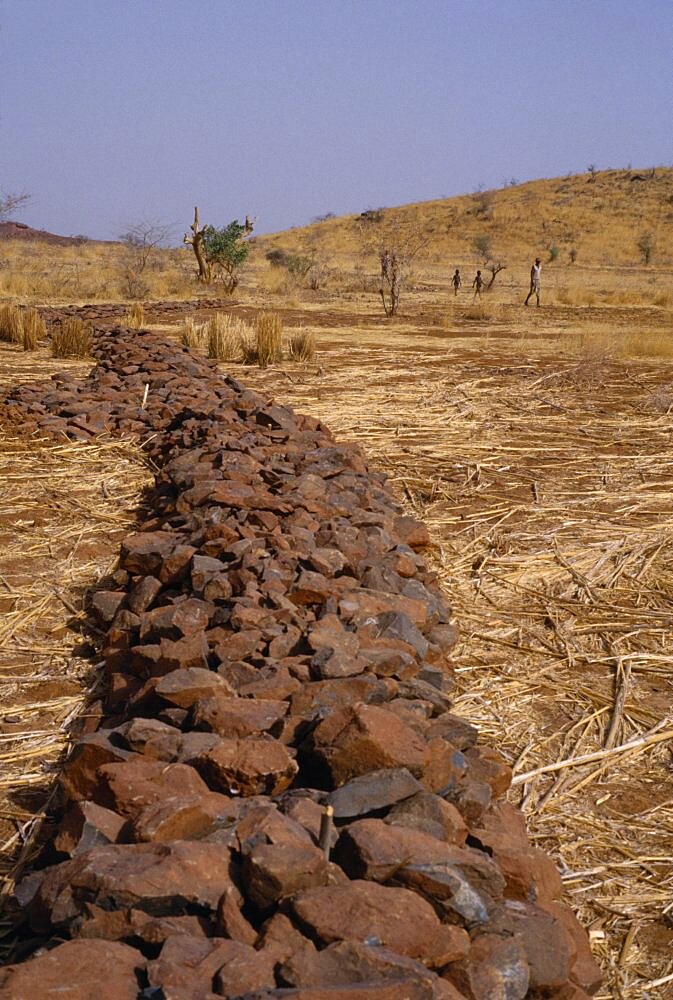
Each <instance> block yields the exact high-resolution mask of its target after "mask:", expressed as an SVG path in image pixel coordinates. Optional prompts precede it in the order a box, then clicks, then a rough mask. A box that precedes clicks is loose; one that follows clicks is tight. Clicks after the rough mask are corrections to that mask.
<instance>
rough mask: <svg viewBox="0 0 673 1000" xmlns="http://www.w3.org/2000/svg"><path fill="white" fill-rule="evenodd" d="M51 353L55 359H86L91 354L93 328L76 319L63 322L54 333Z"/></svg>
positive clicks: (71, 318)
mask: <svg viewBox="0 0 673 1000" xmlns="http://www.w3.org/2000/svg"><path fill="white" fill-rule="evenodd" d="M51 353H52V356H53V357H55V358H85V357H86V356H87V355H88V354H90V353H91V327H90V326H88V325H87V324H85V323H83V322H82V320H81V319H77V318H76V317H70V318H69V319H65V320H63V323H62V324H61V326H60V327H57V328H55V329H54V331H53V332H52V335H51Z"/></svg>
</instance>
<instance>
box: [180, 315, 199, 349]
mask: <svg viewBox="0 0 673 1000" xmlns="http://www.w3.org/2000/svg"><path fill="white" fill-rule="evenodd" d="M204 340H205V329H204V324H203V323H200V324H199V323H196V322H195V320H194V317H193V316H187V317H186V319H185V322H184V324H183V327H182V330H181V331H180V343H181V344H182V346H183V347H189V348H190V350H192V351H197V350H199V349H200V348H202V347H203V345H204Z"/></svg>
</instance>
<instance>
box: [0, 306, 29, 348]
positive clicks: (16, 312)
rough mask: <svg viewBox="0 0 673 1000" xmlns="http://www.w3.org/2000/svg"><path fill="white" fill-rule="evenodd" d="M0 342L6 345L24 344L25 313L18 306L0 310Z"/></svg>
mask: <svg viewBox="0 0 673 1000" xmlns="http://www.w3.org/2000/svg"><path fill="white" fill-rule="evenodd" d="M0 341H4V343H6V344H20V343H22V342H23V313H22V312H21V310H20V309H19V308H18V306H13V305H5V306H2V308H1V309H0Z"/></svg>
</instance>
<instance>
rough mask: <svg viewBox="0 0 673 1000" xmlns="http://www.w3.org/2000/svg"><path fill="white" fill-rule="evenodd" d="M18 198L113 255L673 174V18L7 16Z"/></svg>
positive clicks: (6, 85) (2, 131)
mask: <svg viewBox="0 0 673 1000" xmlns="http://www.w3.org/2000/svg"><path fill="white" fill-rule="evenodd" d="M0 39H1V41H0V190H3V191H5V192H8V191H11V192H14V191H17V190H27V191H29V192H31V193H32V195H33V199H32V202H31V204H30V205H29V206H28V207H27V208H26V209H25V210H24V211H23V212H22V218H23V219H24V220H25V221H26V222H28V223H30V224H32V225H36V226H41V227H44V228H47V229H51V230H53V231H55V232H59V233H66V234H70V233H82V232H83V233H87V234H89V235H90V236H96V237H114V236H115V235H116V234H117V233H118V232H119V230H120V228H121V227H122V226H123V224H124V223H125V222H126V221H128V220H135V219H137V218H139V217H140V216H152V217H159V218H161V219H163V220H165V221H166V222H170V223H175V225H176V235H177V236H180V235H181V233H182V231H183V230H184V229H185V228H186V227H187V226H188V225H189V223H190V222H191V216H192V213H193V206H194V205H195V204H198V205H199V207H200V210H201V215H202V220H205V221H208V222H211V223H213V224H215V225H222V224H225V223H227V222H229V221H230V220H231V219H232V218H234V217H235V216H238V217H239V218H241V219H242V218H243V216H244V215H245V214H246V212H247V213H249V214H250V215H256V216H257V217H258V231H260V232H263V231H271V230H276V229H283V228H286V227H289V226H292V225H301V224H303V223H305V222H308V221H309V220H310V219H311V217H312V216H315V215H319V214H322V213H325V212H335V213H337V214H341V213H343V212H354V211H361V210H363V209H365V208H368V207H377V206H379V205H395V204H402V203H405V202H409V201H420V200H425V199H430V198H438V197H442V196H444V195H451V194H458V193H462V192H466V191H473V190H474V189H475V188H476V187H478V186H479V185H480V184H483V185H484V186H486V187H495V186H500V185H501V184H502V182H503V181H504V180H505V179H508V178H512V177H514V178H517V179H519V180H525V179H530V178H534V177H539V176H556V175H559V174H565V173H567V172H569V171H580V170H584V169H585V168H586V166H587V164H589V163H595V164H597V165H598V166H599V167H608V166H626V165H627V164H629V163H632V164H633V165H634V166H640V167H648V166H651V165H653V164H657V165H659V164H668V165H670V164H672V163H673V69H672V66H673V3H672V2H671V0H649V2H648V3H647V4H643V3H640V2H638V0H628V2H627V0H538V2H532V0H516V2H515V0H484V2H482V3H476V2H469V0H456V2H453V0H443V2H441V0H416V2H410V0H0Z"/></svg>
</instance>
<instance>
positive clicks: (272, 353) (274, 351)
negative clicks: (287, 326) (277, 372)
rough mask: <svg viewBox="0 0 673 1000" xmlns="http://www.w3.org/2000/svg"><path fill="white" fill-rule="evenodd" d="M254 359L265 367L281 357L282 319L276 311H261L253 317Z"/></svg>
mask: <svg viewBox="0 0 673 1000" xmlns="http://www.w3.org/2000/svg"><path fill="white" fill-rule="evenodd" d="M255 347H256V351H257V357H256V361H257V364H258V365H259V367H260V368H266V367H267V365H270V364H273V363H274V362H277V361H282V359H283V321H282V319H281V317H280V316H279V315H278V313H275V312H262V313H258V314H257V316H256V318H255Z"/></svg>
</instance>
